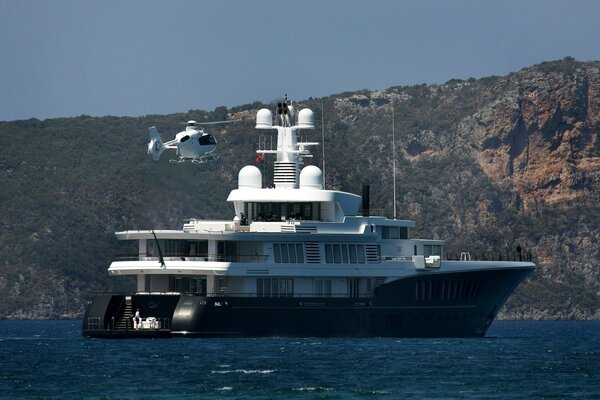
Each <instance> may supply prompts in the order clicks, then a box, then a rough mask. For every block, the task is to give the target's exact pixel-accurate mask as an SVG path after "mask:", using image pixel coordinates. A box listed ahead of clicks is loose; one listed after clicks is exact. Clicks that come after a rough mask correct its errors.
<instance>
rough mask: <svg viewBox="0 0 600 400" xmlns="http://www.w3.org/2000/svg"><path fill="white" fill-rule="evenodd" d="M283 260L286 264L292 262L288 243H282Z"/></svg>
mask: <svg viewBox="0 0 600 400" xmlns="http://www.w3.org/2000/svg"><path fill="white" fill-rule="evenodd" d="M281 262H282V263H286V264H287V263H289V262H290V258H289V252H288V245H287V244H286V243H284V244H282V245H281Z"/></svg>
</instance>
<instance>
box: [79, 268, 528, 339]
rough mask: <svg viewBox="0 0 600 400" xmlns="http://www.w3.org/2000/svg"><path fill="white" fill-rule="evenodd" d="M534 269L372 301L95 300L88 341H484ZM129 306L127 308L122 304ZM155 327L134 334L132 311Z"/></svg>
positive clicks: (401, 286) (448, 279) (409, 287)
mask: <svg viewBox="0 0 600 400" xmlns="http://www.w3.org/2000/svg"><path fill="white" fill-rule="evenodd" d="M534 268H535V267H534V265H533V264H531V265H525V266H523V267H518V268H499V269H491V270H486V271H469V272H452V273H448V272H444V273H427V274H417V275H414V276H411V277H409V278H403V279H398V280H394V281H392V282H389V283H384V284H382V285H380V286H378V287H377V288H376V289H375V290H374V291H373V294H372V296H370V297H354V298H353V297H344V298H336V297H236V296H227V295H223V296H218V295H215V296H201V295H192V294H175V293H173V294H168V293H167V294H156V293H137V294H132V295H123V294H104V295H97V296H95V297H94V298H93V299H92V301H91V302H90V304H89V305H88V308H87V310H86V314H85V316H84V321H83V334H84V335H85V336H88V337H104V338H121V337H177V336H179V337H223V336H234V337H256V336H317V337H481V336H484V335H485V334H486V332H487V330H488V328H489V326H490V325H491V323H492V321H493V320H494V318H495V317H496V315H497V313H498V311H499V310H500V308H501V307H502V305H503V304H504V302H505V301H506V299H507V298H508V297H509V296H510V294H511V293H512V292H513V291H514V289H515V288H516V287H517V286H518V285H519V283H520V282H522V281H523V280H524V279H525V278H526V277H527V276H528V275H529V274H530V273H531V272H532V271H533V270H534ZM124 304H125V307H124ZM136 309H139V310H140V311H141V313H142V317H144V318H145V317H150V316H151V317H152V319H154V318H155V319H156V320H157V321H159V322H158V324H157V325H154V326H152V327H148V326H145V327H144V328H143V329H134V327H133V321H132V319H131V318H130V314H128V313H131V311H130V310H136Z"/></svg>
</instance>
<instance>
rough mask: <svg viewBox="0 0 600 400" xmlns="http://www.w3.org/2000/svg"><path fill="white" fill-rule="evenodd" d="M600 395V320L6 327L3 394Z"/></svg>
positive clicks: (1, 337) (0, 342)
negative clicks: (220, 328)
mask: <svg viewBox="0 0 600 400" xmlns="http://www.w3.org/2000/svg"><path fill="white" fill-rule="evenodd" d="M59 398H60V399H64V398H69V399H371V398H373V399H378V398H383V399H525V398H529V399H600V322H598V321H596V322H528V321H496V322H494V324H493V325H492V328H491V329H490V331H489V333H488V335H487V337H485V338H479V339H389V338H374V339H324V338H284V337H281V338H279V337H277V338H258V339H257V338H254V339H156V340H149V339H144V340H140V339H127V340H99V339H85V338H83V337H82V336H81V321H0V399H59Z"/></svg>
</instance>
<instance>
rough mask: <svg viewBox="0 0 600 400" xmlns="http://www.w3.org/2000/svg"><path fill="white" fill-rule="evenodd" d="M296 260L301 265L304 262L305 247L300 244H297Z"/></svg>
mask: <svg viewBox="0 0 600 400" xmlns="http://www.w3.org/2000/svg"><path fill="white" fill-rule="evenodd" d="M296 259H297V260H298V262H299V263H303V262H304V246H303V245H302V244H300V243H297V244H296Z"/></svg>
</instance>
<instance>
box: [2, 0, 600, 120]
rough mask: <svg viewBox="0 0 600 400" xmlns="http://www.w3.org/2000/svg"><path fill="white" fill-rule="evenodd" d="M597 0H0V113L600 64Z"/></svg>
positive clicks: (157, 107) (88, 110)
mask: <svg viewBox="0 0 600 400" xmlns="http://www.w3.org/2000/svg"><path fill="white" fill-rule="evenodd" d="M599 17H600V1H549V0H536V1H525V0H519V1H514V0H501V1H427V0H414V1H366V0H364V1H354V0H335V1H334V0H332V1H311V0H303V1H299V0H297V1H294V2H291V1H282V0H279V1H263V0H253V1H212V2H204V1H185V0H175V1H173V0H171V1H147V0H144V1H141V0H136V1H123V0H119V1H112V0H111V1H107V0H103V1H82V0H56V1H43V0H39V1H29V0H0V54H1V60H2V61H1V62H0V93H1V97H0V120H14V119H24V118H30V117H35V118H40V119H43V118H53V117H63V116H64V117H66V116H77V115H80V114H88V115H94V116H101V115H132V116H136V115H145V114H165V113H171V112H180V111H187V110H189V109H205V110H212V109H214V108H215V107H216V106H219V105H226V106H235V105H240V104H245V103H249V102H252V101H255V100H262V101H270V100H273V99H275V98H278V97H281V96H282V95H283V94H284V93H288V94H289V95H290V97H292V98H295V99H305V98H308V97H310V96H313V97H320V96H324V95H329V94H333V93H338V92H343V91H347V90H356V89H385V88H387V87H390V86H395V85H408V84H416V83H443V82H445V81H447V80H449V79H452V78H462V79H466V78H469V77H476V78H478V77H482V76H488V75H502V74H506V73H508V72H511V71H517V70H519V69H521V68H523V67H528V66H530V65H532V64H535V63H539V62H541V61H549V60H555V59H560V58H563V57H565V56H572V57H575V58H576V59H578V60H582V61H587V60H599V59H600V24H599V23H598V19H599Z"/></svg>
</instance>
